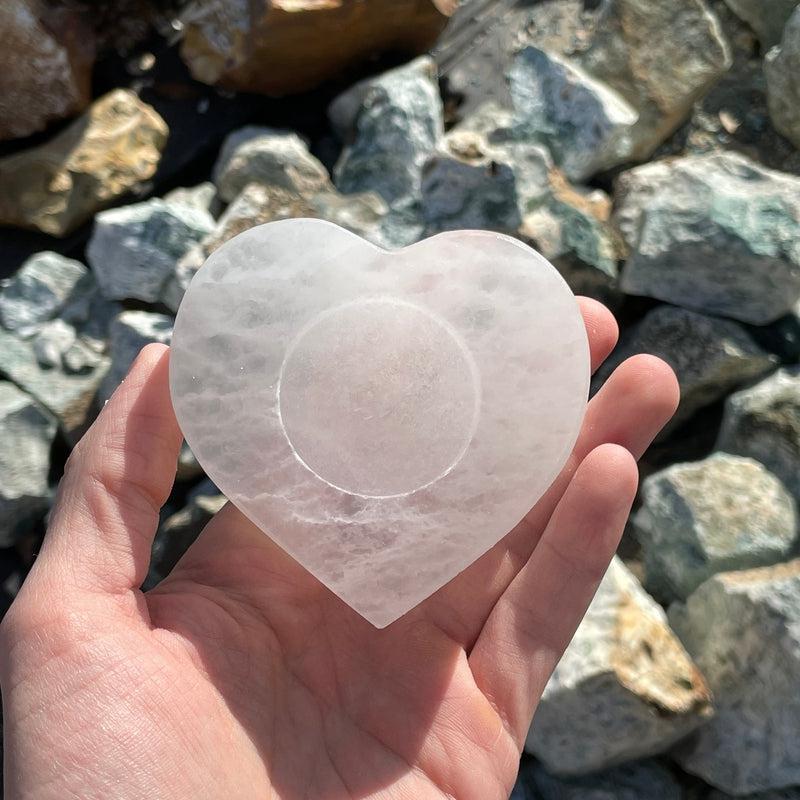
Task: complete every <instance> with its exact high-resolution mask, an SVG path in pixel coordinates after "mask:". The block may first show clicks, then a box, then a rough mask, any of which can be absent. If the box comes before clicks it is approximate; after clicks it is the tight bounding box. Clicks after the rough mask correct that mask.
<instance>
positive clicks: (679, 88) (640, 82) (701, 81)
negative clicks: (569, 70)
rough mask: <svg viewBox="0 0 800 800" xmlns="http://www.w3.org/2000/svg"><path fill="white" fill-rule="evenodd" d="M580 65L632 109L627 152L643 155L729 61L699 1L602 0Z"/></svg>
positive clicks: (709, 14)
mask: <svg viewBox="0 0 800 800" xmlns="http://www.w3.org/2000/svg"><path fill="white" fill-rule="evenodd" d="M580 61H581V65H582V66H583V67H584V69H586V71H587V72H589V73H590V74H591V75H593V76H594V77H596V78H599V79H600V80H601V81H604V82H605V83H607V84H608V85H609V86H611V88H613V89H615V90H616V91H617V92H618V93H619V94H620V95H622V97H624V98H625V99H626V100H627V101H628V102H629V103H630V105H631V106H633V108H635V109H636V111H637V112H638V113H639V121H638V122H637V123H636V124H635V125H634V127H633V130H632V133H631V136H632V140H633V157H634V158H635V159H637V160H640V159H644V158H647V157H648V156H650V155H651V154H652V152H653V151H654V150H655V149H656V147H657V146H658V145H659V144H660V143H661V142H663V141H664V140H665V139H666V138H667V137H668V136H669V135H670V134H671V133H672V132H673V131H674V130H675V129H676V128H677V127H678V126H679V125H680V124H681V122H683V120H684V119H685V118H686V117H687V116H688V115H689V112H690V111H691V108H692V106H693V105H694V103H695V101H696V100H698V99H699V98H700V97H702V96H703V95H704V94H705V93H706V92H707V91H708V89H709V88H710V87H711V86H713V84H714V83H716V81H717V80H718V79H719V78H720V77H721V76H722V75H723V74H724V73H725V71H726V70H727V69H728V68H729V67H730V65H731V54H730V47H729V45H728V43H727V42H726V40H725V38H724V36H723V34H722V31H721V29H720V25H719V21H718V20H717V18H716V16H715V15H714V14H713V13H712V12H711V11H709V9H708V7H707V6H706V4H705V3H704V2H703V0H607V2H606V4H605V8H604V13H603V15H602V16H601V18H600V20H599V22H598V24H597V27H596V28H595V33H594V37H593V39H592V42H591V45H590V47H589V48H588V50H587V51H586V52H585V53H584V54H583V55H582V56H581V59H580Z"/></svg>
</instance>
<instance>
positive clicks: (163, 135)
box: [0, 89, 169, 236]
mask: <svg viewBox="0 0 800 800" xmlns="http://www.w3.org/2000/svg"><path fill="white" fill-rule="evenodd" d="M168 132H169V131H168V129H167V126H166V123H165V122H164V120H163V119H161V117H160V116H159V115H158V114H157V113H156V112H155V111H154V110H153V109H152V108H151V107H150V106H149V105H147V104H146V103H143V102H142V101H141V100H140V99H139V98H138V97H137V96H136V95H135V94H134V93H133V92H131V91H129V90H128V89H115V90H114V91H113V92H110V93H109V94H107V95H104V96H103V97H101V98H99V99H98V100H95V102H94V103H92V105H91V106H90V107H89V108H88V110H87V111H86V112H85V113H84V114H83V115H82V116H81V117H79V118H78V119H77V120H75V121H74V122H73V123H71V124H70V125H69V126H68V127H67V128H65V129H64V130H63V131H61V132H60V133H59V134H57V135H56V136H54V137H53V138H52V139H50V140H49V141H48V142H45V144H42V145H39V146H38V147H32V148H30V149H28V150H23V151H21V152H19V153H14V154H13V155H10V156H6V157H5V158H0V185H2V186H3V191H2V192H0V224H3V225H15V226H18V227H22V228H34V229H38V230H40V231H43V232H44V233H49V234H52V235H54V236H64V235H65V234H67V233H70V232H71V231H73V230H75V228H77V227H78V226H79V225H82V224H83V223H84V222H86V221H88V220H89V219H90V218H91V216H92V215H93V214H94V213H95V212H96V211H99V210H100V209H102V208H106V207H108V206H109V205H111V204H112V203H113V202H114V201H115V200H117V199H118V198H119V197H122V196H123V195H125V194H126V193H128V192H131V191H133V190H135V189H137V188H141V187H142V186H143V184H144V182H145V181H147V180H148V179H149V178H151V177H152V176H153V174H154V173H155V171H156V167H157V166H158V163H159V160H160V158H161V152H162V150H163V149H164V146H165V144H166V141H167V134H168Z"/></svg>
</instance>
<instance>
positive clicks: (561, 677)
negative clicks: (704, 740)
mask: <svg viewBox="0 0 800 800" xmlns="http://www.w3.org/2000/svg"><path fill="white" fill-rule="evenodd" d="M709 714H710V697H709V693H708V690H707V688H706V685H705V683H704V681H703V678H702V676H701V675H700V673H699V672H698V670H697V668H696V667H695V665H694V664H693V663H692V661H691V659H690V658H689V657H688V656H687V654H686V652H685V651H684V649H683V647H682V646H681V644H680V642H678V640H677V638H676V637H675V636H674V634H673V633H672V631H671V630H670V628H669V626H668V625H667V620H666V616H665V614H664V612H663V611H662V610H661V607H660V606H658V605H657V604H656V603H655V601H654V600H653V599H652V598H651V597H649V595H647V594H646V593H645V592H644V590H643V589H642V588H641V586H640V585H639V583H638V582H637V580H636V578H634V576H633V575H632V574H631V573H630V571H629V570H628V569H627V567H625V566H624V565H623V563H622V562H621V561H620V560H619V559H618V558H615V559H614V560H613V561H612V562H611V566H610V567H609V570H608V573H607V574H606V576H605V578H604V579H603V581H602V583H601V584H600V587H599V589H598V592H597V595H596V596H595V599H594V600H593V602H592V605H591V606H590V607H589V610H588V611H587V613H586V616H585V617H584V620H583V622H582V623H581V625H580V627H579V628H578V631H577V632H576V634H575V638H574V639H573V640H572V643H571V644H570V646H569V647H568V648H567V651H566V652H565V654H564V656H563V657H562V659H561V661H560V663H559V664H558V666H557V667H556V669H555V672H554V673H553V676H552V678H551V679H550V682H549V683H548V684H547V687H546V689H545V692H544V695H543V697H542V700H541V702H540V704H539V707H538V709H537V711H536V716H535V717H534V720H533V724H532V725H531V729H530V732H529V734H528V738H527V741H526V743H525V750H526V751H527V752H529V753H531V754H533V755H535V756H536V757H537V758H538V759H539V760H540V761H541V762H542V763H543V764H544V766H545V768H546V769H547V770H548V771H550V772H552V773H553V774H556V775H585V774H588V773H591V772H594V771H597V770H601V769H606V768H609V767H612V766H616V765H618V764H622V763H624V762H627V761H631V760H633V759H636V758H642V757H645V756H651V755H655V754H657V753H663V752H664V751H666V750H668V749H669V748H670V747H671V746H672V745H673V744H674V743H675V742H676V741H678V740H679V739H681V738H682V737H684V736H685V735H686V734H688V733H689V732H690V731H692V730H694V729H695V728H697V727H698V726H699V725H701V724H703V723H704V722H706V720H707V719H708V717H709Z"/></svg>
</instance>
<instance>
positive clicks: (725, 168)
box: [614, 152, 800, 325]
mask: <svg viewBox="0 0 800 800" xmlns="http://www.w3.org/2000/svg"><path fill="white" fill-rule="evenodd" d="M614 216H615V220H616V222H617V224H618V225H619V228H620V231H621V233H622V235H623V237H624V238H625V242H626V244H627V245H628V248H629V249H630V256H629V258H628V261H627V263H626V264H625V269H624V271H623V273H622V281H621V286H622V289H623V291H624V292H626V293H627V294H635V295H646V296H648V297H655V298H657V299H659V300H664V301H666V302H668V303H674V304H675V305H679V306H684V307H686V308H691V309H694V310H695V311H705V312H706V313H708V314H717V315H719V316H723V317H733V318H734V319H738V320H741V321H742V322H750V323H752V324H754V325H764V324H766V323H768V322H773V321H774V320H776V319H778V317H780V316H782V315H783V314H786V313H787V312H789V311H791V309H792V307H793V306H794V305H795V303H797V301H798V299H800V178H797V177H796V176H794V175H788V174H785V173H782V172H776V171H774V170H769V169H764V168H763V167H761V166H760V165H758V164H756V163H755V162H753V161H750V160H749V159H747V158H745V157H744V156H741V155H739V154H738V153H733V152H726V153H712V154H709V155H702V156H687V157H685V158H676V159H669V160H665V161H655V162H652V163H650V164H645V165H643V166H641V167H637V168H635V169H632V170H630V171H628V172H626V173H624V174H623V175H621V176H620V178H619V180H618V182H617V198H616V205H615V215H614Z"/></svg>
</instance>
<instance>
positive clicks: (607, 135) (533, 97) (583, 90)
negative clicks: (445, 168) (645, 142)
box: [509, 47, 639, 181]
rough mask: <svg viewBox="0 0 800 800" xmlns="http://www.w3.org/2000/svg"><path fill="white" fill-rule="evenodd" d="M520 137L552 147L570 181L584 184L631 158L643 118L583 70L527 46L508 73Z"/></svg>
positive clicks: (555, 159)
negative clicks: (636, 127) (633, 134)
mask: <svg viewBox="0 0 800 800" xmlns="http://www.w3.org/2000/svg"><path fill="white" fill-rule="evenodd" d="M509 84H510V91H511V97H512V100H513V103H514V108H515V111H516V128H517V133H516V136H517V138H525V139H527V138H532V139H534V140H535V141H541V142H542V143H543V144H545V145H546V146H547V148H548V149H549V151H550V153H551V154H552V156H553V160H554V161H555V162H556V164H557V165H558V166H559V167H560V168H561V169H562V170H563V171H564V173H565V174H566V175H567V177H568V178H570V180H574V181H582V180H585V179H586V178H589V177H591V176H592V175H594V174H595V173H596V172H599V171H601V170H604V169H608V168H610V167H614V166H617V165H618V164H621V163H623V162H624V161H627V160H629V159H630V157H631V152H632V148H633V143H632V141H631V129H632V127H633V125H634V124H635V123H636V121H637V119H638V118H639V115H638V114H637V112H636V111H635V110H634V109H633V108H632V107H631V106H630V105H629V104H628V103H627V101H625V100H624V99H623V98H622V97H621V96H620V95H618V94H617V93H616V92H615V91H614V90H613V89H610V88H609V87H608V86H606V85H604V84H603V83H600V82H599V81H597V80H595V79H594V78H592V77H591V76H589V75H588V74H587V73H586V72H584V71H583V70H582V69H581V68H580V67H579V66H577V65H573V64H570V63H569V62H567V61H565V60H564V59H562V58H560V57H559V56H557V55H555V54H552V53H546V52H544V51H543V50H539V49H538V48H536V47H526V48H525V49H524V50H522V51H521V52H520V53H519V54H518V55H517V56H516V58H515V59H514V64H513V66H512V68H511V70H510V72H509Z"/></svg>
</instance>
